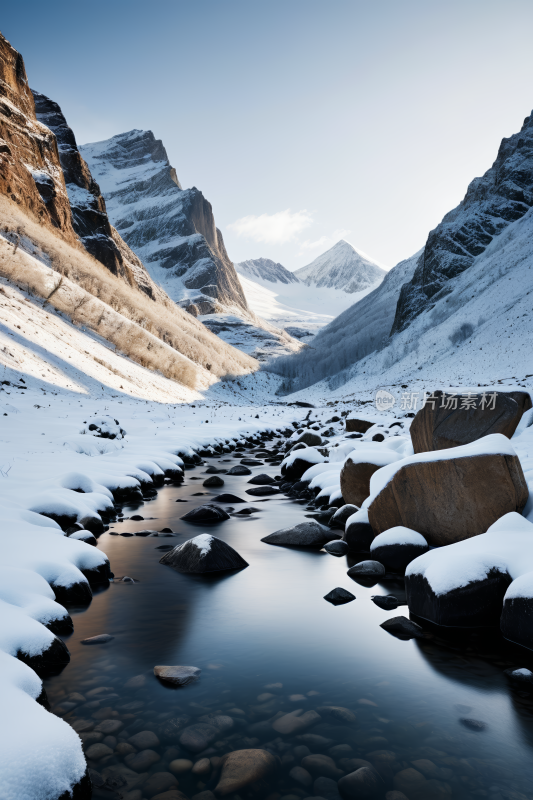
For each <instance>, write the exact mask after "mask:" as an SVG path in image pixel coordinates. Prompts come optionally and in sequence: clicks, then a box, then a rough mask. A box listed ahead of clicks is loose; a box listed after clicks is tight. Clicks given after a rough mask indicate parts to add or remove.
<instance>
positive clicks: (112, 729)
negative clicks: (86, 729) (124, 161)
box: [95, 719, 124, 736]
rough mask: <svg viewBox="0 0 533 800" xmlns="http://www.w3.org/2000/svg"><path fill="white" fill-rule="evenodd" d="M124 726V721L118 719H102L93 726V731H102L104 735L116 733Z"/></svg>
mask: <svg viewBox="0 0 533 800" xmlns="http://www.w3.org/2000/svg"><path fill="white" fill-rule="evenodd" d="M123 727H124V723H123V722H121V721H120V720H118V719H104V720H103V722H99V723H98V725H97V726H96V728H95V731H98V733H103V734H104V735H105V736H109V735H111V734H113V733H118V731H119V730H120V729H121V728H123Z"/></svg>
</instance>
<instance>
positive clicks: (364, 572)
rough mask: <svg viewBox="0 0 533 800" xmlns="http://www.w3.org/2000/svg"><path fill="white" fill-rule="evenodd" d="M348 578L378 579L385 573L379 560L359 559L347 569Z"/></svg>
mask: <svg viewBox="0 0 533 800" xmlns="http://www.w3.org/2000/svg"><path fill="white" fill-rule="evenodd" d="M348 575H349V576H350V578H372V579H376V580H377V579H378V578H382V577H383V575H385V567H384V566H383V564H380V563H379V561H360V562H359V564H355V565H354V566H353V567H350V569H349V570H348Z"/></svg>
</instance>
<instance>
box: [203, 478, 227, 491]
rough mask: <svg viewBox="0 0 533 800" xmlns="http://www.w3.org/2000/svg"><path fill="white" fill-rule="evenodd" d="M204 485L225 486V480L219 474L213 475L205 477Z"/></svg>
mask: <svg viewBox="0 0 533 800" xmlns="http://www.w3.org/2000/svg"><path fill="white" fill-rule="evenodd" d="M202 486H206V487H207V488H209V487H210V486H217V487H218V486H224V481H223V480H222V478H220V477H219V476H218V475H211V477H210V478H206V479H205V481H204V482H203V483H202Z"/></svg>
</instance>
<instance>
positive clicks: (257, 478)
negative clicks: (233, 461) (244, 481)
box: [248, 472, 276, 486]
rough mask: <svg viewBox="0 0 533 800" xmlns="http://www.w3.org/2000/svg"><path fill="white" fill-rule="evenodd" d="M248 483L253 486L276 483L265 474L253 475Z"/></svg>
mask: <svg viewBox="0 0 533 800" xmlns="http://www.w3.org/2000/svg"><path fill="white" fill-rule="evenodd" d="M248 483H253V484H254V485H255V486H269V485H270V484H272V483H276V480H275V478H271V477H270V475H267V474H266V472H261V474H260V475H254V477H253V478H250V480H249V481H248Z"/></svg>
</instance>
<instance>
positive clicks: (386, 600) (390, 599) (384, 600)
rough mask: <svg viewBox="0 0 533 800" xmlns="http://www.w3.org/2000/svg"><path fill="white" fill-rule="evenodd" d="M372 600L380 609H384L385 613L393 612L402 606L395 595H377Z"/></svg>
mask: <svg viewBox="0 0 533 800" xmlns="http://www.w3.org/2000/svg"><path fill="white" fill-rule="evenodd" d="M371 599H372V602H373V603H375V604H376V605H377V606H378V608H382V609H383V610H384V611H392V610H393V609H395V608H398V606H399V605H400V604H399V602H398V598H397V597H394V595H393V594H375V595H373V596H372V598H371Z"/></svg>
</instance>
